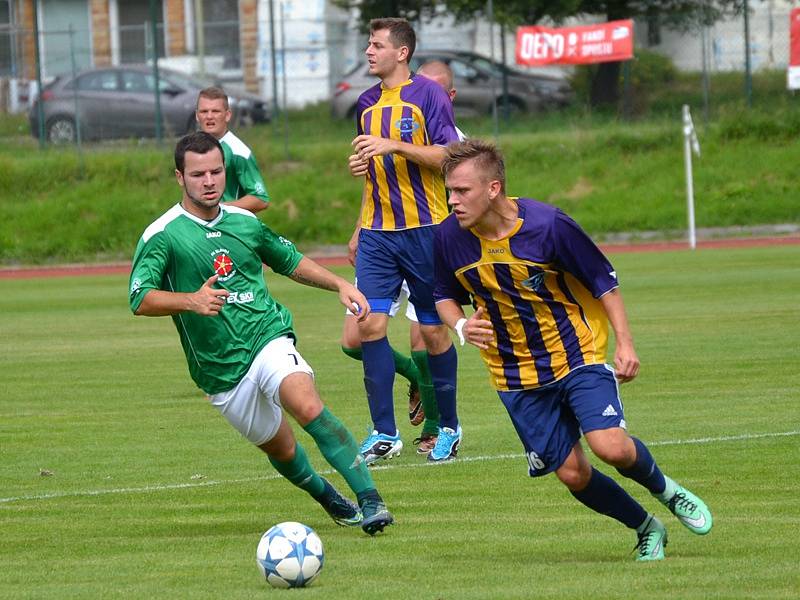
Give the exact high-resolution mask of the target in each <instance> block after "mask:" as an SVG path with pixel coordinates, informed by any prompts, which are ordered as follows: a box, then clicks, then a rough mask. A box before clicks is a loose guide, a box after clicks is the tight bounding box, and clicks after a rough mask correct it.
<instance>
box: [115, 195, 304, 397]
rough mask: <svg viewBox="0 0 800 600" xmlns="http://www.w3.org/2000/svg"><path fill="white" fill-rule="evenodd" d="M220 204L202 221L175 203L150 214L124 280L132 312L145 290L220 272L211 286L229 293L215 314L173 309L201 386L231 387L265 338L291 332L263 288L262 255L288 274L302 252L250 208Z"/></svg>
mask: <svg viewBox="0 0 800 600" xmlns="http://www.w3.org/2000/svg"><path fill="white" fill-rule="evenodd" d="M220 209H221V210H220V213H219V215H218V216H217V217H216V218H215V219H214V220H212V221H204V220H202V219H200V218H199V217H196V216H195V215H193V214H191V213H189V212H187V211H186V210H184V209H183V207H182V206H181V205H180V204H177V205H175V206H173V207H172V208H171V209H169V210H168V211H167V212H166V213H164V214H163V215H162V216H161V217H160V218H158V219H157V220H156V221H154V222H153V223H152V224H151V225H150V226H149V227H148V228H147V229H145V231H144V233H143V234H142V237H141V238H140V239H139V243H138V244H137V246H136V252H135V254H134V257H133V265H132V267H131V277H130V288H129V294H130V296H129V303H130V307H131V310H132V311H134V312H136V310H137V309H138V308H139V306H140V305H141V303H142V300H143V299H144V297H145V295H146V294H147V292H149V291H150V290H165V291H168V292H195V291H197V290H198V289H200V287H201V286H202V285H203V284H204V283H205V282H206V280H207V279H208V278H209V277H211V276H212V275H214V274H216V275H218V276H219V278H218V279H217V281H216V283H214V285H213V287H215V288H224V289H226V290H228V292H229V295H228V297H227V299H226V304H225V305H224V306H223V307H222V310H221V311H220V312H219V314H218V315H216V316H213V317H208V316H202V315H198V314H196V313H193V312H183V313H180V314H177V315H174V316H173V317H172V320H173V322H174V323H175V327H176V328H177V330H178V335H179V336H180V339H181V345H182V346H183V351H184V354H185V355H186V362H187V363H188V365H189V373H190V375H191V376H192V379H193V380H194V382H195V383H196V384H197V385H198V387H200V389H202V390H203V391H204V392H206V393H207V394H216V393H219V392H224V391H227V390H230V389H233V388H234V387H236V384H238V383H239V380H240V379H241V378H242V377H244V375H245V374H246V373H247V370H248V369H249V368H250V365H251V364H252V362H253V360H254V359H255V357H256V355H257V354H258V353H259V352H260V351H261V349H262V348H264V346H266V345H267V344H268V343H269V342H271V341H272V340H274V339H276V338H278V337H281V336H283V335H289V336H293V335H294V333H293V330H292V315H291V313H290V312H289V311H288V310H287V309H286V308H285V307H284V306H282V305H281V304H279V303H278V302H276V301H275V300H274V299H273V298H272V296H271V295H270V293H269V290H268V289H267V284H266V282H265V281H264V273H263V267H262V262H263V263H266V264H267V266H269V267H270V268H272V269H273V270H274V271H275V272H277V273H280V274H283V275H290V274H291V273H293V272H294V270H295V269H296V268H297V265H298V264H299V263H300V260H301V259H302V258H303V256H302V254H300V252H298V251H297V249H296V248H295V246H294V244H292V242H290V241H289V240H287V239H285V238H283V237H281V236H279V235H277V234H275V233H274V232H273V231H272V230H270V229H269V228H268V227H266V226H265V225H264V224H263V223H262V222H261V221H260V220H259V219H258V218H257V217H256V216H255V215H253V213H251V212H250V211H247V210H243V209H241V208H237V207H235V206H230V205H227V204H220Z"/></svg>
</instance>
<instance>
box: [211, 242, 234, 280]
mask: <svg viewBox="0 0 800 600" xmlns="http://www.w3.org/2000/svg"><path fill="white" fill-rule="evenodd" d="M211 256H213V257H214V259H213V266H214V273H216V274H217V275H219V279H218V280H217V281H227V280H228V279H230V278H231V277H233V276H234V275H235V274H236V267H234V265H233V261H232V260H231V257H230V256H229V255H228V251H227V250H225V249H224V248H220V249H218V250H214V252H212V253H211Z"/></svg>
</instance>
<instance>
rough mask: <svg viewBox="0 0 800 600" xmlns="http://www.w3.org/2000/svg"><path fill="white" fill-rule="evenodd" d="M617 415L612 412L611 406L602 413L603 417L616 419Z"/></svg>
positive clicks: (615, 412) (614, 411)
mask: <svg viewBox="0 0 800 600" xmlns="http://www.w3.org/2000/svg"><path fill="white" fill-rule="evenodd" d="M618 415H619V413H617V411H616V410H614V407H613V406H611V405H610V404H609V405H608V406H606V409H605V410H604V411H603V416H604V417H616V416H618Z"/></svg>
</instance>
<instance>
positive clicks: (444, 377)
mask: <svg viewBox="0 0 800 600" xmlns="http://www.w3.org/2000/svg"><path fill="white" fill-rule="evenodd" d="M428 366H429V367H430V369H431V379H432V380H433V391H434V393H435V394H436V403H437V404H438V405H439V427H450V428H451V429H452V430H453V431H455V430H456V429H458V412H457V411H456V383H457V379H456V377H457V371H458V352H456V349H455V346H453V345H452V344H450V348H448V349H447V350H446V351H445V352H443V353H442V354H436V355H434V354H431V353H428Z"/></svg>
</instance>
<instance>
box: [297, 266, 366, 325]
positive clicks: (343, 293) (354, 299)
mask: <svg viewBox="0 0 800 600" xmlns="http://www.w3.org/2000/svg"><path fill="white" fill-rule="evenodd" d="M289 277H290V278H291V279H294V280H295V281H296V282H297V283H302V284H303V285H308V286H311V287H316V288H320V289H323V290H330V291H332V292H338V293H339V302H341V303H342V305H343V306H344V307H345V308H348V309H350V310H351V311H352V312H353V313H355V314H356V316H357V318H358V320H359V321H363V320H364V319H366V318H367V315H368V314H369V312H370V308H369V302H367V299H366V298H365V297H364V294H362V293H361V292H359V291H358V289H357V288H356V287H355V286H354V285H353V284H352V283H350V282H349V281H347V280H345V279H342V278H341V277H339V276H338V275H336V274H334V273H331V272H330V271H328V269H326V268H325V267H322V266H320V265H318V264H317V263H315V262H314V261H313V260H311V259H310V258H308V257H305V256H304V257H303V258H302V259H301V260H300V262H299V263H298V265H297V268H295V270H294V272H292V274H291V275H289Z"/></svg>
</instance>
